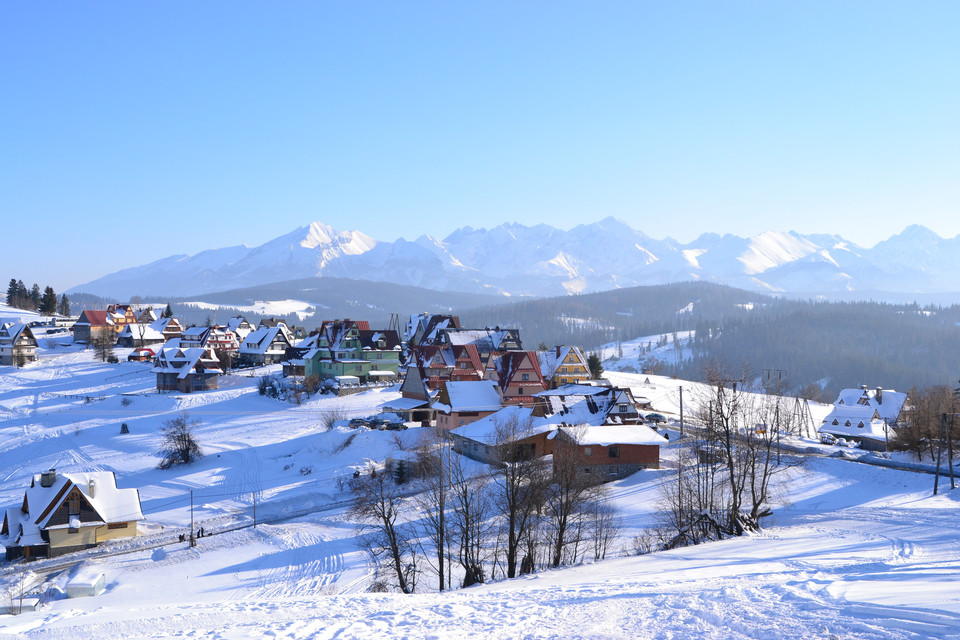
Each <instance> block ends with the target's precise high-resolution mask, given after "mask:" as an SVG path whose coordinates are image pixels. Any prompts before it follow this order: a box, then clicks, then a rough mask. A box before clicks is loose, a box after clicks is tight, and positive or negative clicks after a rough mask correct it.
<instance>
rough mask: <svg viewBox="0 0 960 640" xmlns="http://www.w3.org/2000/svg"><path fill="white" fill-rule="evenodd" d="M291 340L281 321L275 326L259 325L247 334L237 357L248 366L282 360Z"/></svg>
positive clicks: (285, 355)
mask: <svg viewBox="0 0 960 640" xmlns="http://www.w3.org/2000/svg"><path fill="white" fill-rule="evenodd" d="M292 341H293V337H292V336H291V335H290V333H289V331H288V330H287V326H286V325H285V324H283V323H282V322H281V323H279V324H278V325H277V326H275V327H261V328H259V329H257V330H256V331H253V332H251V333H249V334H247V337H246V338H244V339H243V342H242V343H241V344H240V348H239V349H238V350H237V357H238V358H239V359H240V362H241V363H243V364H245V365H248V366H260V365H265V364H274V363H277V362H283V360H285V359H286V357H287V349H289V348H290V346H291V345H292Z"/></svg>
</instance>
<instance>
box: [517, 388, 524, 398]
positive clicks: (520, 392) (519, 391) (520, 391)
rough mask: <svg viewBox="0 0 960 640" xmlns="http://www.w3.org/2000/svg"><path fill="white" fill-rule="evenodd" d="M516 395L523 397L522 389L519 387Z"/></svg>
mask: <svg viewBox="0 0 960 640" xmlns="http://www.w3.org/2000/svg"><path fill="white" fill-rule="evenodd" d="M517 393H518V394H520V395H521V396H522V395H523V387H519V388H518V389H517Z"/></svg>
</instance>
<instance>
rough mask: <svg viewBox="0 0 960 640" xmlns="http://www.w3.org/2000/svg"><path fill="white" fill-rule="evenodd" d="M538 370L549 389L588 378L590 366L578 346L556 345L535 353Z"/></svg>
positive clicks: (577, 382)
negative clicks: (538, 363) (538, 365)
mask: <svg viewBox="0 0 960 640" xmlns="http://www.w3.org/2000/svg"><path fill="white" fill-rule="evenodd" d="M537 359H538V360H539V362H540V372H541V373H542V374H543V377H544V379H545V380H546V381H547V383H548V385H549V387H550V388H551V389H556V388H557V387H562V386H564V385H567V384H581V383H583V382H585V381H587V380H589V379H590V368H589V367H588V366H587V359H586V358H585V357H584V355H583V351H582V350H581V349H580V347H566V346H557V347H554V348H553V349H549V350H547V351H540V352H538V353H537Z"/></svg>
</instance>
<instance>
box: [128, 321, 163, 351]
mask: <svg viewBox="0 0 960 640" xmlns="http://www.w3.org/2000/svg"><path fill="white" fill-rule="evenodd" d="M167 324H168V323H166V322H164V321H162V320H154V321H153V322H151V323H150V324H143V323H140V322H133V323H130V324H126V325H124V327H123V329H121V330H120V334H119V335H118V336H117V344H118V345H119V346H121V347H130V348H140V347H151V346H154V345H159V344H163V343H164V342H166V341H167V336H165V335H164V333H163V328H164V327H166V326H167Z"/></svg>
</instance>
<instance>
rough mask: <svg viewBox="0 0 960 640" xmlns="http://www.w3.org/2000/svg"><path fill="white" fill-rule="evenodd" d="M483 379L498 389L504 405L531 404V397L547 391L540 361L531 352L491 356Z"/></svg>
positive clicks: (509, 352)
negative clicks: (491, 382) (493, 382)
mask: <svg viewBox="0 0 960 640" xmlns="http://www.w3.org/2000/svg"><path fill="white" fill-rule="evenodd" d="M485 377H486V378H487V379H488V380H493V381H495V382H496V383H497V385H498V386H499V387H500V393H501V394H502V395H503V403H504V404H532V403H533V396H535V395H536V394H538V393H540V392H541V391H545V390H546V389H547V382H546V380H544V379H543V374H541V373H540V361H539V360H538V359H537V354H536V353H535V352H533V351H508V352H507V353H504V354H500V355H493V356H491V358H490V360H489V363H488V364H487V367H486V371H485Z"/></svg>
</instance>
